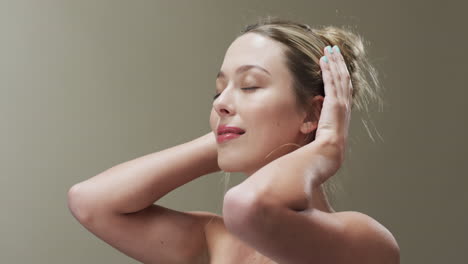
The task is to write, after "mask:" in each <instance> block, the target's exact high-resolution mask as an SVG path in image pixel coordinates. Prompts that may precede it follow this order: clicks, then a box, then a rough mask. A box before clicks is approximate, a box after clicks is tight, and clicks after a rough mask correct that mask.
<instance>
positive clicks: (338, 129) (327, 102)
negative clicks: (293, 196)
mask: <svg viewBox="0 0 468 264" xmlns="http://www.w3.org/2000/svg"><path fill="white" fill-rule="evenodd" d="M324 53H325V56H326V58H325V56H324V57H322V58H321V59H320V67H321V69H322V78H323V82H324V88H325V97H324V101H323V105H322V111H321V113H320V119H319V122H318V127H317V132H316V136H315V140H314V141H313V142H312V144H318V145H319V147H318V149H319V155H320V156H321V158H322V160H323V162H321V163H320V165H319V166H320V168H318V170H319V173H318V174H319V175H318V178H319V179H318V183H319V184H320V183H323V182H324V181H326V180H327V179H328V178H329V177H331V176H333V175H334V174H335V173H336V172H337V171H338V169H339V168H340V167H341V165H342V163H343V162H344V157H345V150H346V144H347V138H348V129H349V121H350V118H351V105H352V99H353V98H352V94H353V87H352V83H351V78H350V75H349V72H348V69H347V67H346V64H345V61H344V59H343V56H342V55H341V53H340V51H339V49H338V47H337V46H334V47H333V48H330V49H329V46H327V47H325V49H324Z"/></svg>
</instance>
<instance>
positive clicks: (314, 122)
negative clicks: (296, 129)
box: [301, 95, 324, 134]
mask: <svg viewBox="0 0 468 264" xmlns="http://www.w3.org/2000/svg"><path fill="white" fill-rule="evenodd" d="M323 100H324V98H323V96H321V95H316V96H314V97H313V98H311V99H310V101H309V107H308V108H307V109H306V115H305V118H304V121H303V123H302V125H301V132H302V133H304V134H309V133H311V132H313V131H314V130H316V129H317V127H318V122H319V120H320V113H321V112H322V106H323Z"/></svg>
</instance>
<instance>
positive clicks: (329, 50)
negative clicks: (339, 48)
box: [327, 46, 333, 54]
mask: <svg viewBox="0 0 468 264" xmlns="http://www.w3.org/2000/svg"><path fill="white" fill-rule="evenodd" d="M327 50H328V52H330V54H332V53H333V50H332V48H331V47H330V46H327Z"/></svg>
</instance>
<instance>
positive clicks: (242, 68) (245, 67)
mask: <svg viewBox="0 0 468 264" xmlns="http://www.w3.org/2000/svg"><path fill="white" fill-rule="evenodd" d="M254 68H255V69H260V70H262V71H263V72H266V73H267V74H268V75H270V76H271V74H270V73H269V72H268V71H267V70H266V69H265V68H262V67H260V66H258V65H250V64H248V65H242V66H240V67H239V68H237V70H236V72H235V73H236V74H239V73H242V72H245V71H248V70H251V69H254ZM225 77H226V75H225V74H224V72H223V71H219V72H218V74H217V75H216V79H218V78H225Z"/></svg>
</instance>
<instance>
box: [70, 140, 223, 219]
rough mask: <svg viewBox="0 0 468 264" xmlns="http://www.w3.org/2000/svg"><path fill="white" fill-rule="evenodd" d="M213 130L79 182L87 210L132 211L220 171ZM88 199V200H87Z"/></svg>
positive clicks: (79, 188) (80, 197)
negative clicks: (204, 176)
mask: <svg viewBox="0 0 468 264" xmlns="http://www.w3.org/2000/svg"><path fill="white" fill-rule="evenodd" d="M219 170H220V169H219V167H218V163H217V151H216V143H215V138H214V135H213V133H211V132H210V133H208V134H205V135H204V136H201V137H199V138H197V139H194V140H192V141H189V142H186V143H183V144H180V145H177V146H174V147H171V148H168V149H164V150H162V151H158V152H155V153H151V154H148V155H145V156H143V157H139V158H136V159H134V160H130V161H127V162H124V163H122V164H119V165H117V166H114V167H112V168H110V169H108V170H106V171H104V172H102V173H100V174H98V175H97V176H94V177H92V178H90V179H88V180H86V181H84V182H82V183H79V184H78V187H77V189H76V190H77V192H78V193H79V194H77V195H76V196H77V197H79V198H78V199H81V200H82V201H78V202H82V204H85V209H84V210H98V211H103V210H105V211H110V212H117V213H131V212H136V211H139V210H142V209H144V208H146V207H148V206H150V205H151V204H153V203H154V202H155V201H157V200H159V199H160V198H161V197H163V196H164V195H166V194H167V193H169V192H171V191H172V190H174V189H176V188H177V187H179V186H181V185H184V184H186V183H188V182H190V181H192V180H194V179H196V178H198V177H200V176H203V175H205V174H208V173H212V172H216V171H219ZM83 200H85V201H83Z"/></svg>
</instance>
